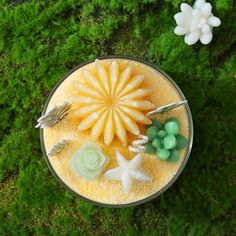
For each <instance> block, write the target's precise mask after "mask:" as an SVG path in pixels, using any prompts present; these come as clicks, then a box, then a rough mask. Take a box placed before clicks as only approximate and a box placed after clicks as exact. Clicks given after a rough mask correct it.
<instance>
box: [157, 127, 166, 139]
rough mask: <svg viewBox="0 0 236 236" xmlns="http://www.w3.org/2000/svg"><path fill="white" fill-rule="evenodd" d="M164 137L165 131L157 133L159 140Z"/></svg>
mask: <svg viewBox="0 0 236 236" xmlns="http://www.w3.org/2000/svg"><path fill="white" fill-rule="evenodd" d="M165 136H166V131H165V130H163V129H162V130H159V131H158V132H157V137H159V138H165Z"/></svg>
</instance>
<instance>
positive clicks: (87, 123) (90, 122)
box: [78, 109, 104, 130]
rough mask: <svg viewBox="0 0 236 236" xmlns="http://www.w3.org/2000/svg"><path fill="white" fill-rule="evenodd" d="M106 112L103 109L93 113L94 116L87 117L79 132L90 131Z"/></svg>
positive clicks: (82, 122) (79, 127)
mask: <svg viewBox="0 0 236 236" xmlns="http://www.w3.org/2000/svg"><path fill="white" fill-rule="evenodd" d="M103 111H104V109H101V110H99V111H97V112H93V113H92V114H90V115H89V116H87V117H86V118H84V119H83V120H82V121H81V122H80V124H79V126H78V129H79V130H86V129H89V128H90V127H91V126H93V124H94V123H95V121H96V120H98V118H99V117H100V115H101V113H102V112H103Z"/></svg>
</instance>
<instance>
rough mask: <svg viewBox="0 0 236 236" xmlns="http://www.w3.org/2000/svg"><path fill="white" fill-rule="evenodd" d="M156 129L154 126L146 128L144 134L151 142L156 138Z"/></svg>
mask: <svg viewBox="0 0 236 236" xmlns="http://www.w3.org/2000/svg"><path fill="white" fill-rule="evenodd" d="M157 132H158V129H157V127H155V126H150V127H148V128H147V131H146V134H147V136H148V139H149V140H153V139H154V138H155V137H156V136H157Z"/></svg>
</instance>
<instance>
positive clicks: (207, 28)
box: [202, 24, 211, 34]
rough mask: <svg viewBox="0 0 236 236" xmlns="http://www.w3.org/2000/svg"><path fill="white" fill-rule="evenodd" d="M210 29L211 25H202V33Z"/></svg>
mask: <svg viewBox="0 0 236 236" xmlns="http://www.w3.org/2000/svg"><path fill="white" fill-rule="evenodd" d="M210 30H211V27H210V26H209V25H207V24H205V25H204V26H203V27H202V33H203V34H206V33H209V32H210Z"/></svg>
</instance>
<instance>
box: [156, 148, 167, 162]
mask: <svg viewBox="0 0 236 236" xmlns="http://www.w3.org/2000/svg"><path fill="white" fill-rule="evenodd" d="M156 155H157V156H158V157H159V158H160V159H161V160H167V159H168V157H169V156H170V151H169V150H167V149H160V150H158V151H157V152H156Z"/></svg>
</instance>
